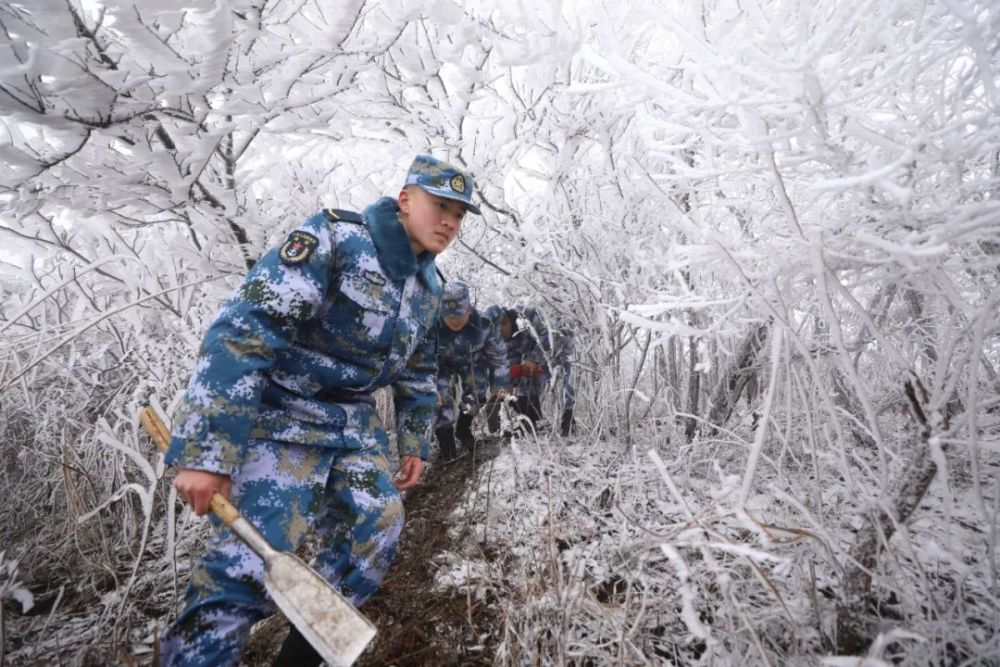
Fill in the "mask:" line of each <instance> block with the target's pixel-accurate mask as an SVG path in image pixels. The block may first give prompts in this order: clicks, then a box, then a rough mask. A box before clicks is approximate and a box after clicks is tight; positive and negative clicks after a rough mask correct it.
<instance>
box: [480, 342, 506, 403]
mask: <svg viewBox="0 0 1000 667" xmlns="http://www.w3.org/2000/svg"><path fill="white" fill-rule="evenodd" d="M483 353H484V354H485V356H486V362H487V364H488V365H489V367H490V368H492V369H493V379H492V382H491V383H490V384H491V385H492V386H493V390H494V391H497V390H504V391H506V390H507V389H509V388H510V364H509V363H508V361H507V344H506V343H505V342H504V340H503V336H501V335H500V329H499V328H498V327H490V328H489V331H488V333H487V335H486V345H485V346H484V347H483Z"/></svg>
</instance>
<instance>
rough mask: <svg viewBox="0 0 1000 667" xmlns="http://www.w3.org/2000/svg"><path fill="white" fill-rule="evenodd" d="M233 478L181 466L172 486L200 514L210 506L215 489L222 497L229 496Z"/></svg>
mask: <svg viewBox="0 0 1000 667" xmlns="http://www.w3.org/2000/svg"><path fill="white" fill-rule="evenodd" d="M232 486H233V480H232V479H231V478H230V477H229V475H222V474H219V473H215V472H208V471H207V470H194V469H192V468H181V471H180V472H179V473H177V477H175V478H174V488H175V489H177V493H179V494H180V495H181V497H182V498H184V500H186V501H187V502H188V504H189V505H191V509H193V510H194V513H195V514H197V515H198V516H201V515H203V514H205V513H206V512H208V511H209V509H210V508H211V502H212V496H213V495H214V494H215V492H216V491H218V492H219V493H221V494H222V495H223V497H225V498H229V491H230V489H232Z"/></svg>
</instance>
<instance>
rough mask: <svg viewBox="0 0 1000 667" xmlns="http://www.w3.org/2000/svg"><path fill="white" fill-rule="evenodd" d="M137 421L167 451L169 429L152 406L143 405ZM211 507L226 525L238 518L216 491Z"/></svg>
mask: <svg viewBox="0 0 1000 667" xmlns="http://www.w3.org/2000/svg"><path fill="white" fill-rule="evenodd" d="M139 421H140V422H142V426H143V428H145V429H146V433H149V437H150V438H152V440H153V444H155V445H156V446H157V448H159V450H160V451H161V452H163V453H166V452H167V449H168V448H169V447H170V431H168V430H167V426H166V424H164V423H163V420H161V419H160V416H159V415H157V414H156V413H155V412H154V411H153V408H151V407H148V406H147V407H145V408H143V409H142V410H140V411H139ZM210 506H211V508H212V513H214V514H215V516H217V517H219V520H220V521H222V523H224V524H226V526H228V527H230V528H231V527H232V525H233V522H234V521H236V520H237V519H239V518H240V512H239V510H237V509H236V508H235V507H233V504H232V503H231V502H229V501H228V500H226V498H225V496H223V495H222V494H221V493H219V492H218V491H216V492H215V493H214V494H213V495H212V501H211V503H210Z"/></svg>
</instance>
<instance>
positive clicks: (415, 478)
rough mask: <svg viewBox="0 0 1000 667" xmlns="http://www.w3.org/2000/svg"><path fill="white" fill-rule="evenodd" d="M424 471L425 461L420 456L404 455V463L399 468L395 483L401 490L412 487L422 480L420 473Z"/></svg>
mask: <svg viewBox="0 0 1000 667" xmlns="http://www.w3.org/2000/svg"><path fill="white" fill-rule="evenodd" d="M423 472H424V462H423V461H421V460H420V457H419V456H404V457H403V465H402V466H401V467H400V468H399V472H398V473H396V479H395V481H394V482H393V484H395V485H396V488H397V489H399V490H400V491H405V490H406V489H412V488H413V487H415V486H416V485H417V482H419V481H420V475H422V474H423Z"/></svg>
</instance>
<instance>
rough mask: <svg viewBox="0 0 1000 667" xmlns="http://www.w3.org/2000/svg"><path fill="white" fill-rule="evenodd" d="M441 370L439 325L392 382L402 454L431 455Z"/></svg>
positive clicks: (427, 336)
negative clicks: (438, 350) (439, 372)
mask: <svg viewBox="0 0 1000 667" xmlns="http://www.w3.org/2000/svg"><path fill="white" fill-rule="evenodd" d="M436 319H437V318H436V317H435V321H436ZM437 371H438V363H437V329H435V328H433V327H432V328H431V329H430V331H428V332H427V334H426V336H425V337H424V339H423V340H422V341H420V343H419V344H418V345H417V349H416V350H415V351H414V352H413V356H411V357H410V360H409V361H408V362H407V364H406V368H405V369H404V370H403V372H402V373H400V375H399V377H398V378H397V379H396V381H395V382H394V383H393V385H392V390H393V396H394V397H395V403H396V442H397V445H398V447H399V455H400V456H401V457H402V456H419V457H420V458H422V459H424V460H427V457H428V456H429V455H430V436H431V426H432V425H433V423H434V412H435V410H436V409H437V392H438V386H437V385H438V374H437ZM446 384H447V383H446Z"/></svg>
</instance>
